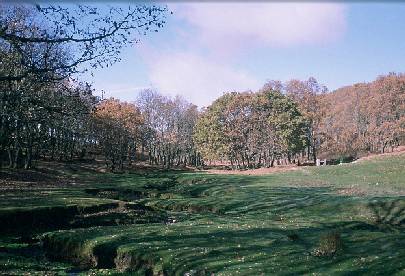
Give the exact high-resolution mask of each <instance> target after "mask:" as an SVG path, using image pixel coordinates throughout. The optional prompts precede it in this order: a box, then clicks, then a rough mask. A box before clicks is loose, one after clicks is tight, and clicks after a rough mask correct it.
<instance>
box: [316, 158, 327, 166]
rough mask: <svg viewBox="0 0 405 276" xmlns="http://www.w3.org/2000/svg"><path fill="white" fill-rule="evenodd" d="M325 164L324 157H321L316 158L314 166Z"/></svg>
mask: <svg viewBox="0 0 405 276" xmlns="http://www.w3.org/2000/svg"><path fill="white" fill-rule="evenodd" d="M321 165H322V166H326V159H324V160H321V159H316V166H317V167H318V166H321Z"/></svg>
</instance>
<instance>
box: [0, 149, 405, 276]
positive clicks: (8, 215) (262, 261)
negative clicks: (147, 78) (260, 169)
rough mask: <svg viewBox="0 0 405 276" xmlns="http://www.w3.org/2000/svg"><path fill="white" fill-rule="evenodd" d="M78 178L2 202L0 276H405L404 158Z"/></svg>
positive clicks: (6, 194) (8, 194) (9, 192)
mask: <svg viewBox="0 0 405 276" xmlns="http://www.w3.org/2000/svg"><path fill="white" fill-rule="evenodd" d="M74 177H75V178H77V181H76V182H77V183H80V184H75V185H64V186H61V187H58V185H57V183H55V184H56V185H53V186H52V185H51V186H49V187H42V188H41V189H37V188H35V187H29V186H24V188H20V189H12V188H9V189H5V190H4V191H3V192H2V195H1V201H0V202H1V204H0V220H1V225H4V227H2V228H1V229H2V232H3V234H2V236H1V243H0V268H1V270H2V271H3V272H5V273H6V274H13V273H14V274H21V273H22V272H31V273H34V274H35V273H38V274H43V272H44V271H47V272H48V273H49V274H52V273H58V274H63V273H69V272H80V273H81V274H94V273H95V274H110V273H113V274H114V273H117V272H125V273H130V274H139V275H144V274H157V275H159V274H160V275H161V274H168V275H184V274H185V273H188V275H211V273H214V274H215V275H236V274H240V275H260V274H264V275H270V274H274V273H277V274H302V273H308V274H310V273H315V274H321V275H322V274H323V275H330V274H331V273H338V272H340V273H356V274H367V275H370V274H382V273H384V274H395V273H397V274H403V273H405V231H404V230H405V227H404V226H405V156H404V155H398V156H391V157H384V158H376V159H373V160H367V161H362V162H359V163H356V164H346V165H341V166H326V167H321V168H315V167H312V168H303V169H302V170H298V171H292V172H286V173H278V174H271V175H265V176H246V175H244V176H240V175H211V174H205V173H185V172H184V173H174V172H171V173H163V172H157V173H143V174H121V175H113V174H95V173H89V172H87V173H85V172H75V176H74ZM20 198H23V200H22V201H21V200H20ZM21 202H23V204H21ZM46 256H47V258H46Z"/></svg>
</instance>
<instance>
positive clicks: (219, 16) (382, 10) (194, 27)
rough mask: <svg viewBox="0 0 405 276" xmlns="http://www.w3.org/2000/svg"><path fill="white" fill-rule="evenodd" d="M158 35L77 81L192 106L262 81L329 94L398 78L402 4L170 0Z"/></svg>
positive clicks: (402, 64)
mask: <svg viewBox="0 0 405 276" xmlns="http://www.w3.org/2000/svg"><path fill="white" fill-rule="evenodd" d="M167 5H168V8H169V9H170V10H171V11H172V12H173V14H172V15H168V18H167V23H166V26H165V27H164V28H163V29H161V31H160V32H158V33H150V34H148V35H147V36H143V37H141V38H140V39H141V41H140V42H139V43H137V44H134V45H130V46H129V47H127V48H126V49H125V50H124V51H123V52H122V56H121V57H122V61H121V62H120V63H117V64H114V65H113V66H111V67H109V68H105V69H97V70H95V71H93V74H94V77H91V76H90V75H86V76H84V77H85V79H86V80H87V81H89V82H91V83H93V86H94V88H95V89H96V91H98V92H96V94H98V95H100V94H101V93H100V91H101V90H104V91H105V97H115V98H119V99H122V100H126V101H134V100H135V99H136V97H137V95H138V93H139V92H140V91H141V90H143V89H146V88H153V89H155V90H157V91H159V92H160V93H162V94H164V95H168V96H175V95H181V96H183V97H184V98H185V99H186V100H188V101H190V102H192V103H194V104H196V105H198V106H199V107H203V106H208V105H209V104H210V103H211V102H212V101H213V100H215V99H216V98H218V97H219V96H221V95H222V94H223V93H225V92H231V91H246V90H252V91H256V90H258V89H260V88H261V87H262V86H263V85H264V83H265V82H266V81H268V80H281V81H287V80H289V79H301V80H305V79H308V78H309V77H311V76H313V77H315V78H316V79H317V80H318V82H320V83H321V84H324V85H326V86H327V87H328V88H329V90H331V91H333V90H335V89H337V88H339V87H342V86H346V85H351V84H354V83H358V82H368V81H372V80H374V79H375V78H376V77H377V76H378V75H382V74H387V73H389V72H405V39H404V38H405V16H404V14H405V3H400V2H390V3H376V2H370V3H366V2H358V3H349V4H348V3H344V2H327V3H321V2H298V3H280V2H257V3H247V2H246V3H243V2H234V3H230V2H223V3H218V2H210V3H202V2H201V3H199V2H193V3H184V2H172V3H168V4H167Z"/></svg>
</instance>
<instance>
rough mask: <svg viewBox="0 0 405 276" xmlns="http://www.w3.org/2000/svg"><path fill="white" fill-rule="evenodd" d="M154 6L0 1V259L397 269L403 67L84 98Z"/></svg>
mask: <svg viewBox="0 0 405 276" xmlns="http://www.w3.org/2000/svg"><path fill="white" fill-rule="evenodd" d="M170 14H171V12H170V11H169V9H168V8H167V7H166V6H163V5H160V4H159V5H157V4H156V5H143V4H140V3H139V4H136V5H133V6H131V7H129V8H122V7H121V6H118V5H117V6H107V5H106V6H105V7H104V8H96V7H94V6H85V5H70V4H69V5H61V6H59V5H45V4H41V5H38V4H37V5H32V4H24V5H23V4H17V3H13V4H3V3H1V4H0V116H1V117H0V274H4V275H117V274H120V273H125V274H126V275H183V276H191V275H210V276H212V275H238V274H241V275H286V274H287V275H290V274H291V275H301V274H314V275H334V274H338V275H340V274H342V273H343V274H350V275H352V274H353V275H361V274H364V275H402V274H404V273H405V250H404V248H405V231H404V227H405V200H404V195H405V186H404V184H405V183H404V179H405V170H404V167H405V158H404V156H405V155H404V153H405V151H404V150H405V147H404V145H405V74H404V73H393V72H391V73H387V74H385V75H381V76H376V79H375V80H374V81H371V82H363V83H356V84H353V85H348V86H345V87H342V88H339V89H336V90H333V91H329V90H328V88H327V87H326V86H325V85H323V84H322V83H321V82H319V81H318V80H317V79H315V78H314V77H310V78H309V79H307V80H298V79H292V80H289V81H285V82H281V81H277V80H269V81H267V82H266V83H265V84H263V87H262V88H261V89H259V90H258V91H223V92H224V93H223V94H222V95H221V96H220V97H218V98H217V99H216V100H214V101H213V102H212V103H211V104H210V105H209V106H206V107H202V108H199V107H198V106H196V105H195V104H193V103H190V102H188V101H187V100H186V99H184V98H183V97H180V96H176V97H169V96H166V95H164V94H162V93H161V92H160V91H157V90H154V89H145V90H143V91H141V92H140V93H139V95H138V97H137V99H136V100H135V101H133V102H126V101H123V100H120V99H115V98H104V97H99V96H96V95H97V91H95V89H94V88H93V87H92V85H90V84H88V83H87V82H85V81H83V80H82V79H81V77H82V76H83V75H84V74H83V73H93V72H94V73H95V72H97V69H99V68H104V67H109V66H112V65H114V64H115V63H117V62H119V61H120V54H121V53H122V51H123V49H124V48H125V47H127V46H128V45H131V44H136V43H137V42H138V41H140V40H141V39H142V38H143V37H144V36H145V35H150V33H152V32H161V31H164V28H165V26H166V20H167V16H169V15H170ZM319 159H322V160H326V163H327V164H328V165H331V166H310V165H314V164H317V163H318V162H317V161H319ZM353 160H355V161H354V162H351V161H353ZM338 163H340V164H341V165H337V166H332V165H334V164H338ZM343 163H345V164H343ZM286 167H288V168H290V169H291V170H288V171H282V172H276V171H272V172H271V173H267V174H266V175H250V173H251V172H253V171H256V172H257V171H258V170H261V169H267V168H270V169H269V170H273V169H277V168H286ZM213 168H214V169H215V168H220V169H221V172H226V173H224V174H219V173H216V172H214V173H213V172H212V171H213V170H211V171H210V169H213ZM225 169H226V170H225ZM244 172H247V173H246V174H242V173H244ZM231 173H235V174H232V175H231Z"/></svg>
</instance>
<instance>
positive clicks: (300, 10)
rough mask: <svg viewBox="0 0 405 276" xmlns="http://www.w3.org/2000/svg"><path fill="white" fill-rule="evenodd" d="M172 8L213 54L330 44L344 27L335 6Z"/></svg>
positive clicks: (338, 7)
mask: <svg viewBox="0 0 405 276" xmlns="http://www.w3.org/2000/svg"><path fill="white" fill-rule="evenodd" d="M171 8H172V9H173V11H174V15H175V16H178V17H180V18H182V19H183V20H185V21H186V22H187V23H189V24H190V25H191V26H193V27H194V28H195V29H196V32H197V33H192V34H191V33H190V39H193V38H192V37H191V36H193V37H194V39H197V40H198V41H199V42H201V43H202V44H204V45H206V46H207V47H209V48H211V49H212V50H216V51H229V50H233V49H235V48H239V47H243V46H245V47H246V46H248V47H251V46H253V45H255V46H281V47H283V46H296V45H301V44H312V43H313V44H317V43H324V42H330V41H333V40H335V39H337V38H339V37H340V36H341V35H342V34H343V32H344V31H345V28H346V20H345V7H344V6H343V5H342V4H337V3H191V4H184V3H183V4H174V5H172V6H171Z"/></svg>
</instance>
